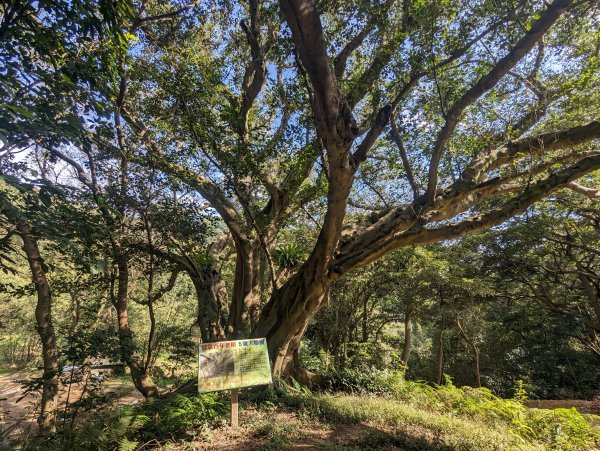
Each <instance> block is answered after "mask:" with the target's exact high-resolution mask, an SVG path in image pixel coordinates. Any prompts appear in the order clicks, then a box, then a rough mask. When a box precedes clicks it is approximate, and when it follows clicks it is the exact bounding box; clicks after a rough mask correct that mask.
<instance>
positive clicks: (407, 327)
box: [400, 305, 413, 368]
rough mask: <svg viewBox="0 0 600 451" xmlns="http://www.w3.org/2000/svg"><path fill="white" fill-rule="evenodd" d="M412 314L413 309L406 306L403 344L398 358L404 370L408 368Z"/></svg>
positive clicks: (410, 306)
mask: <svg viewBox="0 0 600 451" xmlns="http://www.w3.org/2000/svg"><path fill="white" fill-rule="evenodd" d="M412 314H413V307H412V305H408V306H407V307H406V311H405V312H404V344H403V345H402V356H401V357H400V359H401V360H402V365H404V368H407V367H408V358H409V357H410V346H411V340H412Z"/></svg>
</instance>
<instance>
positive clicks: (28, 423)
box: [0, 373, 142, 442]
mask: <svg viewBox="0 0 600 451" xmlns="http://www.w3.org/2000/svg"><path fill="white" fill-rule="evenodd" d="M32 377H33V376H32V375H30V374H20V373H14V374H4V375H0V440H6V439H14V438H16V437H20V438H19V441H20V442H26V441H27V437H28V436H29V435H30V434H32V433H33V432H35V430H36V428H37V423H36V418H37V413H38V408H39V399H40V395H39V394H38V393H36V392H30V393H27V394H25V385H26V384H27V382H28V381H29V380H30V379H32ZM83 390H84V385H83V383H73V384H71V387H70V391H69V386H68V385H63V384H61V385H60V386H59V402H58V410H59V411H64V408H65V404H66V401H67V396H68V401H69V404H72V403H74V402H76V401H77V400H79V399H80V398H81V396H82V394H83ZM101 394H102V395H104V396H110V397H111V398H113V401H112V402H114V403H117V404H130V403H132V402H136V401H138V400H140V399H142V396H141V395H140V394H139V393H138V392H137V390H135V388H134V387H133V385H132V384H131V383H129V381H126V380H123V379H113V380H110V381H107V382H105V383H104V384H103V386H102V390H101Z"/></svg>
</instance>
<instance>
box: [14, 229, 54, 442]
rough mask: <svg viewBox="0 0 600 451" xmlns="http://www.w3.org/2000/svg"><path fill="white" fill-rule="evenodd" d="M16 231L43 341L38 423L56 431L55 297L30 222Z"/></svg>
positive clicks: (41, 426)
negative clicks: (33, 286)
mask: <svg viewBox="0 0 600 451" xmlns="http://www.w3.org/2000/svg"><path fill="white" fill-rule="evenodd" d="M17 231H18V233H19V235H20V236H21V238H22V239H23V250H24V251H25V254H26V255H27V261H28V262H29V268H30V269H31V276H32V279H33V283H34V285H35V290H36V292H37V305H36V307H35V319H36V322H37V331H38V334H39V336H40V339H41V342H42V360H43V365H44V373H43V376H42V379H43V383H42V401H41V405H40V416H39V417H38V424H39V426H40V429H42V430H49V431H53V430H54V429H55V424H54V420H55V409H56V400H57V396H58V352H57V349H56V335H55V333H54V327H53V326H52V296H51V292H50V286H49V284H48V279H47V278H46V273H45V271H44V265H43V260H42V257H41V256H40V251H39V248H38V245H37V240H36V239H35V237H34V236H33V234H32V233H31V227H30V225H29V224H28V223H26V222H23V221H20V222H18V223H17Z"/></svg>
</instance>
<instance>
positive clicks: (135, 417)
mask: <svg viewBox="0 0 600 451" xmlns="http://www.w3.org/2000/svg"><path fill="white" fill-rule="evenodd" d="M227 411H228V406H227V404H226V403H225V402H223V401H222V400H221V399H220V398H219V397H218V396H217V395H216V394H208V395H200V396H184V395H173V396H169V397H167V398H164V399H148V400H146V401H144V402H143V403H140V404H138V405H134V406H121V407H117V408H114V409H111V410H108V411H106V412H100V413H98V414H96V415H94V416H93V417H90V418H88V419H87V421H84V422H82V423H81V424H79V425H77V426H76V427H75V428H74V429H73V430H71V431H68V432H67V431H63V433H62V434H59V435H58V436H57V437H58V440H59V442H58V443H57V444H56V446H55V448H59V449H69V450H71V449H81V450H84V449H85V450H94V449H98V450H104V449H118V450H120V451H126V450H134V449H137V448H139V447H140V446H141V445H143V444H155V445H158V444H159V443H169V442H170V443H176V442H177V443H181V442H185V441H190V440H194V439H196V438H198V437H199V436H201V434H202V433H203V432H204V431H206V429H207V428H208V427H209V426H214V425H216V424H219V423H222V422H223V421H224V418H225V414H226V413H227Z"/></svg>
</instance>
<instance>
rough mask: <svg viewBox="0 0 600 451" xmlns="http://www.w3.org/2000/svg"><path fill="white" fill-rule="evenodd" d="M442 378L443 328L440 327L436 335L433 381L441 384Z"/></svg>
mask: <svg viewBox="0 0 600 451" xmlns="http://www.w3.org/2000/svg"><path fill="white" fill-rule="evenodd" d="M443 380H444V330H443V329H442V328H440V330H439V332H438V336H437V358H436V364H435V383H436V384H438V385H442V382H443Z"/></svg>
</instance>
